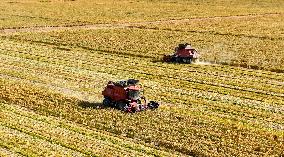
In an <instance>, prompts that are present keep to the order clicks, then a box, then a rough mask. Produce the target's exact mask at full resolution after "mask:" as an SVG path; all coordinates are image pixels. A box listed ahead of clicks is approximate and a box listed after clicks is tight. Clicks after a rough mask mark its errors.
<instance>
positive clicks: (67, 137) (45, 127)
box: [1, 104, 167, 156]
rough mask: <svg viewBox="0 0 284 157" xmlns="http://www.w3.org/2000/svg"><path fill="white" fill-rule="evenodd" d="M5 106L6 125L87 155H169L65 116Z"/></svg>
mask: <svg viewBox="0 0 284 157" xmlns="http://www.w3.org/2000/svg"><path fill="white" fill-rule="evenodd" d="M1 107H2V109H3V111H2V114H3V115H4V116H5V118H4V119H3V120H2V124H3V125H5V126H8V127H11V128H15V129H16V130H20V131H21V132H24V133H27V134H30V135H34V136H36V137H41V139H44V140H46V141H49V142H52V143H58V144H60V145H62V146H65V147H68V148H71V149H74V150H78V151H80V152H85V154H87V155H91V154H92V153H95V154H97V155H99V154H100V155H110V154H112V155H118V156H124V155H128V156H129V155H131V156H143V154H142V153H140V152H144V153H146V154H148V155H153V153H154V154H155V153H161V155H162V154H163V155H167V154H166V153H163V152H161V151H160V152H159V151H158V150H154V149H149V148H147V147H145V146H142V145H141V146H140V145H137V144H134V143H130V142H127V140H126V139H125V140H121V139H119V138H115V137H112V136H107V135H105V134H101V133H99V132H95V131H91V130H88V129H84V128H82V127H80V126H76V125H74V124H73V125H71V124H69V123H66V122H65V121H64V120H60V119H53V118H48V117H44V116H39V115H36V114H33V113H30V112H27V111H24V110H18V109H16V108H13V107H11V106H10V105H5V104H1ZM76 140H77V141H76ZM86 143H87V144H86ZM83 147H84V148H83ZM101 149H102V150H101ZM108 151H110V152H108ZM115 153H117V154H115Z"/></svg>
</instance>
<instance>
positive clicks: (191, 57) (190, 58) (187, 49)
mask: <svg viewBox="0 0 284 157" xmlns="http://www.w3.org/2000/svg"><path fill="white" fill-rule="evenodd" d="M197 59H198V52H197V51H196V49H194V48H193V47H191V45H190V44H188V43H185V44H179V46H178V47H176V48H175V52H174V54H172V55H164V58H163V60H164V61H165V62H177V63H188V64H190V63H192V62H196V61H197Z"/></svg>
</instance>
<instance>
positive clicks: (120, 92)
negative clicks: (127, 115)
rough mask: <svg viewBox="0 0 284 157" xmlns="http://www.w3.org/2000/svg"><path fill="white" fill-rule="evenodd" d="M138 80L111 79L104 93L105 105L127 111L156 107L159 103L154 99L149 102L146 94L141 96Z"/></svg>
mask: <svg viewBox="0 0 284 157" xmlns="http://www.w3.org/2000/svg"><path fill="white" fill-rule="evenodd" d="M138 82H139V81H138V80H135V79H129V80H123V81H117V82H113V81H109V82H108V84H107V86H106V87H105V89H104V91H103V92H102V95H103V96H104V100H103V105H104V106H105V107H112V108H117V109H119V110H122V111H126V112H139V111H144V110H147V109H156V108H158V107H159V104H158V103H157V102H154V101H150V102H149V103H147V100H146V98H145V97H144V96H140V92H141V90H142V89H141V85H139V84H138ZM142 101H143V102H142Z"/></svg>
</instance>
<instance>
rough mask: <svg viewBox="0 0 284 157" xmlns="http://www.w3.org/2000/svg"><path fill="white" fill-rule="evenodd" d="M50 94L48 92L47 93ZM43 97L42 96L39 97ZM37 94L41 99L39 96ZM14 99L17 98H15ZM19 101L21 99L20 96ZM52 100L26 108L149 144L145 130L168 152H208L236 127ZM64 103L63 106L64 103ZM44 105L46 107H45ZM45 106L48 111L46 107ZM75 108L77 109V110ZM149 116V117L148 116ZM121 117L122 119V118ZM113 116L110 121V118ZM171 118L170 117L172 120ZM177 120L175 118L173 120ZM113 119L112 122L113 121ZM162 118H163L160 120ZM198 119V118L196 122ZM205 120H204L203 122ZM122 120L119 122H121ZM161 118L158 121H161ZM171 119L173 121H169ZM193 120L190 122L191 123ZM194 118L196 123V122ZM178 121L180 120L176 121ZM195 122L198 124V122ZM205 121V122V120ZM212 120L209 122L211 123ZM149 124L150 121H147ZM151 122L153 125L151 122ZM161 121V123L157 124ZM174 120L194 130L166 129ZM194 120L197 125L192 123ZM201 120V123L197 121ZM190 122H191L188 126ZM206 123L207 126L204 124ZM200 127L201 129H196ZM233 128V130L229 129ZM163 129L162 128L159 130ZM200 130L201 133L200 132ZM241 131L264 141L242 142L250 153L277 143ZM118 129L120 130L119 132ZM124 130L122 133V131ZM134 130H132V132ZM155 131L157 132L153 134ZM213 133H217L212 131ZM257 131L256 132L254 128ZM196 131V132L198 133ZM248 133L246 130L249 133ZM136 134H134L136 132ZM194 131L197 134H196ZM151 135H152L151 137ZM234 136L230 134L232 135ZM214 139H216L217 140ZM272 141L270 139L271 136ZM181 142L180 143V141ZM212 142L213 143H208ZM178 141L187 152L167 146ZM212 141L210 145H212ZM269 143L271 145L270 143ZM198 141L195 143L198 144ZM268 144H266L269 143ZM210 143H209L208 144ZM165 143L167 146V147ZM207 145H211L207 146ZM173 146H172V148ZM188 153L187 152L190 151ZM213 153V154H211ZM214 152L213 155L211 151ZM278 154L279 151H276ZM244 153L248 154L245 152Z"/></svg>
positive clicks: (200, 118) (7, 92)
mask: <svg viewBox="0 0 284 157" xmlns="http://www.w3.org/2000/svg"><path fill="white" fill-rule="evenodd" d="M10 88H11V89H10V90H12V88H14V87H10ZM28 88H29V90H31V86H30V87H28ZM6 89H7V90H8V88H7V87H6ZM17 91H18V92H20V93H22V92H21V88H18V89H17ZM30 92H32V91H29V92H24V93H27V94H29V95H31V93H30ZM24 93H22V94H24ZM37 93H38V91H37ZM45 93H46V92H45ZM3 94H5V95H9V94H12V93H11V92H9V90H8V91H5V93H2V95H3ZM14 94H16V93H14ZM38 94H39V93H38ZM38 94H37V95H38ZM5 95H3V96H4V99H7V98H5ZM11 96H13V94H12V95H11ZM15 96H16V95H14V96H13V97H15ZM16 97H17V96H16ZM43 98H44V97H42V98H41V99H42V100H44V99H43ZM32 99H34V100H36V99H37V98H36V97H34V98H32ZM48 99H49V101H47V102H46V103H45V101H43V102H44V103H43V102H42V103H40V104H38V103H37V102H36V101H34V100H33V101H31V102H32V104H33V105H32V104H30V103H28V104H27V106H26V107H36V106H37V105H39V106H38V107H39V108H38V107H36V108H37V110H38V111H41V112H42V109H44V110H46V109H48V110H49V111H48V112H47V111H45V112H44V113H45V114H46V113H48V114H55V115H56V113H55V112H59V113H60V114H59V115H61V116H62V117H65V118H67V119H71V120H73V121H75V122H79V123H85V124H87V125H89V126H95V127H96V128H101V127H103V128H104V130H108V131H110V132H115V133H116V134H118V135H121V134H126V135H127V136H129V137H133V136H134V137H136V138H142V139H143V140H146V139H147V138H146V137H147V136H146V137H145V135H144V136H143V134H142V135H141V132H140V131H141V130H144V131H146V135H151V139H152V140H154V141H155V139H160V140H158V141H159V142H158V141H157V142H158V143H160V146H161V147H166V148H170V147H169V146H171V145H172V146H174V147H171V149H174V150H179V151H182V152H184V153H185V152H188V151H189V150H192V148H196V147H192V146H193V145H191V144H198V143H199V144H198V145H199V147H201V148H204V150H205V149H206V150H207V146H209V145H210V147H211V146H212V145H211V144H209V143H211V142H210V141H211V140H213V139H214V140H217V141H218V140H219V138H220V137H219V136H220V133H221V134H222V135H224V134H228V132H227V133H226V130H227V129H229V128H230V127H229V126H232V122H231V121H227V122H226V123H228V124H226V125H225V126H223V127H224V131H225V132H223V131H222V132H220V133H218V132H219V131H221V130H219V129H221V128H223V127H222V125H223V124H222V123H223V122H221V121H220V120H221V119H216V118H217V117H215V118H213V117H210V118H209V117H207V118H205V117H203V116H204V115H202V114H198V115H195V116H196V117H195V116H194V114H189V115H182V114H181V115H180V116H181V119H180V120H181V121H179V122H178V121H176V120H178V119H176V118H174V117H176V116H178V114H177V113H171V112H165V111H160V112H161V113H159V112H153V113H152V112H147V113H143V114H138V115H129V116H127V115H123V114H122V115H121V114H120V113H119V112H116V111H114V112H110V110H107V111H103V110H100V111H98V110H85V111H84V109H83V110H81V109H79V110H78V109H76V108H77V107H75V106H73V107H72V105H71V104H70V105H71V106H70V105H67V104H66V105H67V106H69V107H67V106H66V105H63V106H64V108H62V107H63V106H62V103H66V100H64V99H63V100H60V102H57V103H55V104H54V102H53V101H50V100H56V99H57V100H58V98H56V97H53V98H51V99H50V98H48ZM59 99H62V98H59ZM7 100H10V98H8V99H7ZM13 101H15V102H17V101H19V99H14V100H13ZM25 101H26V100H21V101H19V102H18V103H20V102H22V103H20V104H23V103H24V102H25ZM61 101H62V102H61ZM25 104H26V102H25ZM52 104H54V105H55V106H53V105H52ZM56 104H58V105H59V104H61V105H60V106H62V107H60V106H57V105H56ZM42 105H43V106H42ZM45 105H48V106H45ZM40 106H42V107H43V108H42V107H40ZM44 106H45V107H44ZM74 107H75V108H74ZM40 108H42V109H40ZM69 114H72V116H71V115H69ZM145 114H146V115H145ZM119 115H120V116H119ZM165 115H166V117H168V118H166V117H165ZM93 116H95V117H93ZM109 116H110V117H109ZM113 116H115V117H116V118H115V119H116V120H115V121H117V122H119V123H117V122H115V123H114V121H113V120H112V119H113V118H114V117H113ZM117 116H119V117H120V118H122V119H125V118H127V119H128V121H121V120H122V119H121V120H120V118H119V117H117ZM125 116H127V117H125ZM144 116H146V117H148V118H147V121H144V120H143V119H144V118H143V117H144ZM169 116H170V117H169ZM173 116H174V117H173ZM111 117H112V118H111ZM158 117H159V118H158ZM194 117H195V118H194ZM202 117H203V118H202ZM117 118H118V119H117ZM152 118H153V119H152ZM157 118H158V119H157ZM169 118H170V119H169ZM172 118H174V119H172ZM188 118H189V119H188ZM192 118H193V119H192ZM204 118H205V119H208V118H209V119H211V120H213V119H215V120H216V121H214V122H208V123H207V122H205V121H203V120H204ZM175 119H176V120H175ZM194 119H195V120H194ZM202 119H203V120H202ZM209 119H208V120H209ZM137 120H138V121H139V124H136V125H135V126H139V128H132V127H130V128H129V125H127V124H125V123H128V122H129V123H131V124H135V123H137ZM145 120H146V119H145ZM148 120H149V121H148ZM157 120H158V121H157ZM172 120H174V121H175V123H177V122H178V124H187V125H188V124H191V125H192V126H191V127H190V128H191V129H190V130H188V129H186V130H184V129H185V127H184V126H183V125H181V126H179V125H176V126H175V128H172V127H173V126H171V125H166V124H171V123H173V122H171V121H172ZM188 120H190V121H188ZM192 120H193V121H192ZM196 120H197V121H196ZM200 120H202V121H203V122H201V121H200ZM186 121H187V122H186ZM218 121H220V122H221V123H219V122H218ZM101 122H104V123H101ZM149 122H151V123H149ZM216 122H218V123H216ZM204 123H205V124H204ZM201 124H204V125H206V127H204V128H200V125H201ZM157 125H158V126H163V127H162V128H160V129H159V130H157V129H154V128H155V127H157ZM113 126H116V127H115V128H116V129H115V128H113ZM196 127H197V128H196ZM228 127H229V128H228ZM158 128H159V127H158ZM186 128H188V126H187V127H186ZM198 128H199V129H198ZM213 128H219V129H217V130H215V129H213ZM238 128H239V129H241V130H242V131H241V130H240V131H241V132H242V134H244V135H246V136H252V137H254V139H255V140H260V139H261V140H262V142H260V141H258V142H256V143H257V144H255V143H254V142H252V141H250V142H246V140H244V139H247V137H245V138H244V139H243V140H242V142H243V144H242V145H244V147H245V148H246V149H248V148H247V145H248V144H249V143H250V144H254V145H255V146H257V145H259V144H260V143H262V144H265V145H266V146H267V145H271V144H273V143H270V142H269V143H267V142H268V141H269V140H270V139H269V138H263V135H265V136H267V133H268V132H263V131H261V132H259V131H257V132H258V133H252V132H250V131H249V130H251V129H249V130H247V131H244V130H243V129H244V128H243V126H241V125H238ZM117 129H118V130H117ZM120 129H121V130H120ZM129 129H130V130H129ZM132 129H135V132H136V133H138V134H133V133H131V132H132ZM140 129H141V130H140ZM152 129H153V130H152ZM180 129H182V130H183V131H181V130H180ZM195 129H197V130H195ZM204 129H205V130H204ZM212 129H213V130H212ZM254 129H255V128H254ZM194 130H195V131H194ZM222 130H223V129H222ZM229 130H231V131H232V132H235V131H237V130H235V129H233V128H230V129H229ZM245 130H246V129H245ZM133 131H134V130H133ZM192 131H193V132H192ZM147 132H148V133H147ZM209 132H210V133H211V134H212V135H213V134H216V133H217V134H216V135H214V136H216V138H213V139H211V140H210V138H209V137H212V135H211V136H210V135H208V133H209ZM214 132H215V133H214ZM232 132H230V133H232ZM181 133H182V134H183V135H182V136H179V134H181ZM196 133H198V134H200V135H201V136H198V137H199V138H200V139H202V141H203V142H202V143H200V142H201V141H199V142H198V141H195V140H194V139H195V138H196ZM230 133H229V134H228V136H229V137H226V138H227V139H231V137H230V136H231V135H230ZM171 134H175V135H177V136H175V137H172V136H170V135H171ZM157 135H158V136H157ZM188 136H190V137H188ZM214 136H213V137H214ZM257 136H261V138H256V137H257ZM268 137H269V136H268ZM164 138H166V139H167V140H165V141H164V140H162V139H164ZM176 138H177V139H176ZM208 138H209V139H208ZM188 139H192V140H191V142H190V143H191V144H190V145H188V144H189V143H188ZM248 139H250V138H248ZM176 140H178V141H180V142H181V141H184V142H183V143H188V144H186V145H184V146H183V147H184V149H183V150H180V149H177V147H175V146H176V144H174V145H173V143H172V144H170V143H169V142H166V141H176ZM208 140H209V141H208ZM267 140H268V141H267ZM163 141H164V142H166V143H168V144H167V145H165V144H166V143H164V142H163ZM194 141H195V142H194ZM265 141H266V142H265ZM208 142H209V143H208ZM231 142H234V140H233V141H231ZM163 143H164V144H163ZM206 143H207V144H206ZM169 144H170V145H169ZM223 144H224V145H223V146H222V148H223V149H225V148H226V145H227V144H229V143H228V141H227V142H225V143H223ZM266 146H265V147H264V145H263V146H260V147H261V148H266ZM273 146H275V143H274V144H273ZM275 147H276V148H279V146H278V145H276V146H275ZM189 148H191V149H189ZM234 149H235V151H237V150H238V148H234ZM186 150H187V151H186ZM208 151H209V150H208ZM235 151H231V152H235ZM263 151H265V150H263ZM194 152H195V153H197V152H198V151H197V152H196V151H194ZM210 152H211V151H210ZM276 152H277V151H276ZM276 152H274V153H276ZM211 153H213V152H211ZM243 153H244V152H243Z"/></svg>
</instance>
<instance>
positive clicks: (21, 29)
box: [0, 13, 283, 36]
mask: <svg viewBox="0 0 284 157" xmlns="http://www.w3.org/2000/svg"><path fill="white" fill-rule="evenodd" d="M282 14H283V13H263V14H247V15H227V16H212V17H195V18H182V19H170V20H157V21H146V22H129V23H115V24H92V25H90V24H87V25H66V26H34V27H19V28H4V29H0V35H4V36H5V35H13V34H15V33H22V32H51V31H59V30H74V29H85V30H97V29H118V28H137V27H139V26H135V25H145V24H160V23H167V22H174V23H176V22H186V21H202V20H208V19H222V18H225V19H236V18H244V17H261V16H271V15H282Z"/></svg>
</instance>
